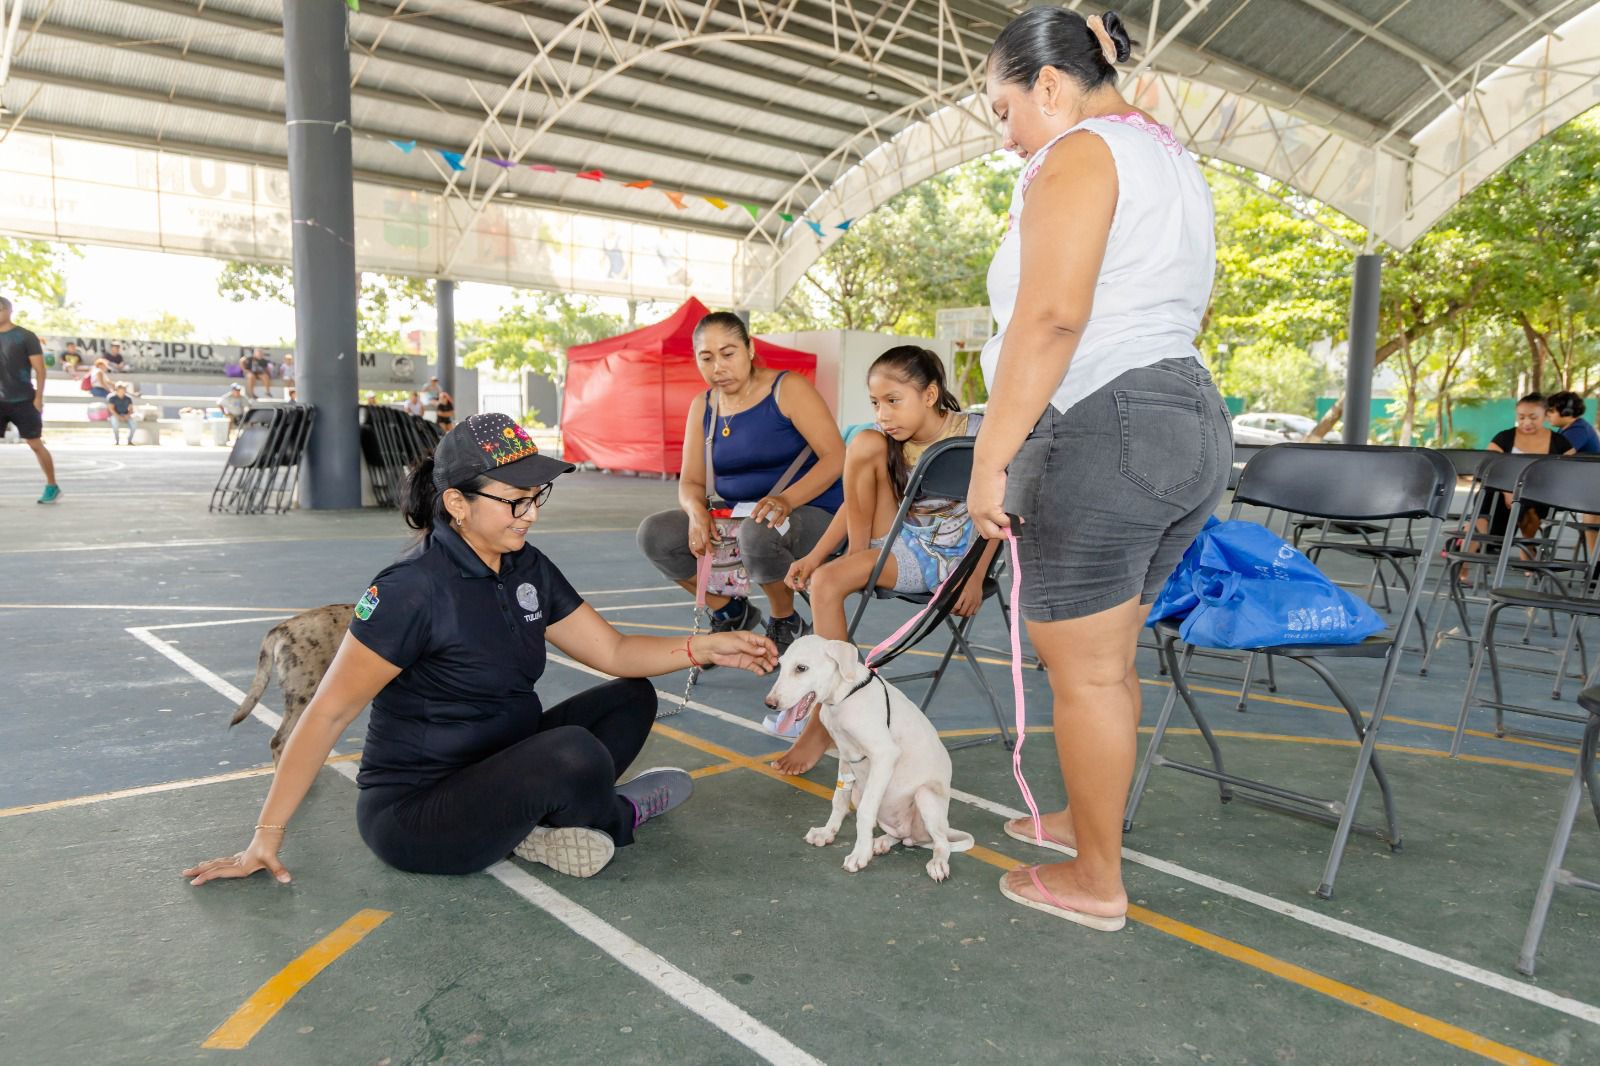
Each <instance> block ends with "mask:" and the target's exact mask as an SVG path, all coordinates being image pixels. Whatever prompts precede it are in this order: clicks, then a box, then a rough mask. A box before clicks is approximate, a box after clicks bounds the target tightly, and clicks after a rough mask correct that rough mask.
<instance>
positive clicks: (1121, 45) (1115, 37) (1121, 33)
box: [1100, 11, 1133, 63]
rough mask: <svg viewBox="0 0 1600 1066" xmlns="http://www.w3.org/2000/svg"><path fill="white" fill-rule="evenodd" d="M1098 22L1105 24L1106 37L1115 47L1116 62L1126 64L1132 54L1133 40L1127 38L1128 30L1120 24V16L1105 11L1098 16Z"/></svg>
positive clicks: (1113, 12)
mask: <svg viewBox="0 0 1600 1066" xmlns="http://www.w3.org/2000/svg"><path fill="white" fill-rule="evenodd" d="M1100 20H1101V22H1103V23H1105V27H1106V36H1108V37H1110V38H1111V43H1112V44H1114V45H1116V46H1117V62H1118V63H1126V62H1127V61H1128V57H1129V56H1131V55H1132V54H1133V40H1132V39H1131V38H1130V37H1129V36H1128V28H1127V27H1126V26H1124V25H1123V24H1122V16H1121V15H1119V14H1117V13H1116V12H1115V11H1107V12H1106V13H1105V14H1103V15H1101V16H1100Z"/></svg>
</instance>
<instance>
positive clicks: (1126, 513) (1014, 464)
mask: <svg viewBox="0 0 1600 1066" xmlns="http://www.w3.org/2000/svg"><path fill="white" fill-rule="evenodd" d="M1232 464H1233V432H1232V427H1231V423H1230V420H1229V418H1228V409H1227V406H1226V405H1225V404H1224V403H1223V401H1222V396H1221V394H1220V393H1218V392H1217V387H1216V386H1215V385H1214V384H1212V381H1211V375H1210V374H1209V373H1208V372H1207V371H1206V369H1205V367H1203V366H1201V365H1200V363H1199V361H1198V360H1195V359H1192V358H1188V359H1163V360H1162V361H1161V362H1159V363H1153V364H1151V365H1150V366H1147V367H1141V368H1139V369H1137V370H1130V371H1128V372H1126V373H1124V374H1122V375H1120V376H1119V377H1117V378H1115V379H1114V380H1112V381H1111V382H1110V383H1108V384H1107V385H1106V386H1105V387H1103V388H1101V389H1099V390H1098V391H1096V392H1094V393H1091V394H1090V395H1089V396H1088V397H1086V398H1085V399H1083V400H1081V401H1080V402H1078V403H1076V404H1074V405H1073V406H1072V408H1071V409H1069V410H1068V411H1067V412H1066V413H1065V414H1062V413H1061V412H1059V411H1057V410H1056V409H1055V407H1053V406H1048V407H1046V408H1045V410H1044V415H1043V416H1042V417H1041V418H1040V419H1039V422H1038V424H1037V425H1035V426H1034V427H1033V432H1032V433H1030V434H1029V435H1028V439H1027V440H1026V441H1024V442H1023V444H1022V447H1021V449H1019V450H1018V452H1017V455H1016V458H1014V459H1013V460H1012V461H1011V465H1010V466H1009V467H1007V468H1006V475H1007V477H1006V510H1007V511H1009V512H1011V513H1012V514H1014V515H1017V516H1018V517H1020V518H1021V519H1022V523H1023V524H1022V530H1021V532H1020V534H1019V535H1018V537H1017V556H1018V558H1019V559H1020V560H1021V563H1022V615H1023V617H1024V618H1027V619H1029V620H1030V621H1035V622H1062V621H1067V620H1069V619H1073V618H1084V617H1087V616H1089V615H1092V614H1098V613H1099V612H1101V611H1105V610H1108V609H1110V608H1112V607H1115V606H1116V605H1117V604H1119V603H1122V602H1124V601H1125V600H1128V599H1130V598H1132V597H1133V596H1138V597H1139V598H1140V602H1141V603H1150V602H1151V601H1153V600H1154V599H1155V597H1156V594H1157V593H1159V592H1160V591H1161V587H1162V586H1163V585H1164V584H1165V583H1166V580H1167V578H1168V577H1169V576H1170V575H1171V574H1172V571H1173V570H1174V569H1175V568H1176V567H1177V565H1178V560H1179V559H1181V558H1182V557H1183V553H1184V551H1185V550H1186V549H1187V548H1188V547H1189V544H1190V543H1191V542H1192V541H1193V540H1194V537H1195V534H1196V533H1198V532H1199V531H1200V527H1201V526H1203V525H1205V521H1206V518H1207V517H1209V516H1210V515H1211V513H1212V512H1213V511H1214V510H1216V507H1217V504H1218V502H1219V501H1220V500H1221V499H1222V494H1223V491H1224V490H1225V489H1226V488H1227V483H1228V471H1229V469H1230V468H1231V466H1232Z"/></svg>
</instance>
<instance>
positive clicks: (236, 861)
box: [183, 832, 290, 885]
mask: <svg viewBox="0 0 1600 1066" xmlns="http://www.w3.org/2000/svg"><path fill="white" fill-rule="evenodd" d="M258 870H266V871H268V872H269V873H271V874H272V876H273V878H274V879H275V880H277V881H278V882H280V883H282V884H285V885H286V884H288V883H289V881H290V877H289V871H288V870H286V869H284V868H283V863H281V862H279V861H278V848H277V845H276V843H272V844H269V843H267V842H266V841H265V840H263V839H262V834H261V833H259V832H258V833H256V835H255V836H254V837H253V838H252V839H251V841H250V845H249V846H248V847H246V848H245V849H244V850H243V851H241V852H238V853H236V854H234V855H228V856H225V857H223V858H220V859H207V860H206V861H205V862H202V863H196V864H195V865H194V866H191V867H189V868H188V869H187V870H185V871H183V876H184V877H187V878H190V881H189V883H190V884H191V885H203V884H205V883H206V882H207V881H215V880H218V879H219V878H238V877H249V876H250V875H251V874H253V873H255V872H257V871H258Z"/></svg>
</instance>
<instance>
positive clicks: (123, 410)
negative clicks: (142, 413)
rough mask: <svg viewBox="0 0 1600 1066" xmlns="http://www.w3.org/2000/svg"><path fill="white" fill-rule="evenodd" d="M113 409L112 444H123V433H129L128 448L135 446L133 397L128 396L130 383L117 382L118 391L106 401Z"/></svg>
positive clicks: (111, 420)
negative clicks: (125, 431)
mask: <svg viewBox="0 0 1600 1066" xmlns="http://www.w3.org/2000/svg"><path fill="white" fill-rule="evenodd" d="M106 406H107V407H109V408H110V409H111V418H110V422H111V443H112V444H113V445H117V444H121V443H122V431H123V430H124V429H126V430H127V431H128V446H129V447H130V448H131V447H132V446H133V397H132V396H129V395H128V383H127V382H126V381H119V382H117V391H116V392H114V393H112V394H111V396H110V398H109V399H107V400H106Z"/></svg>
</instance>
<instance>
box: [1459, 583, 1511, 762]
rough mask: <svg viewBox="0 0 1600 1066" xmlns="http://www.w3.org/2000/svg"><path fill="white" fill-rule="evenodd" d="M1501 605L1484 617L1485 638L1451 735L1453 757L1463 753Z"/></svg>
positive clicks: (1494, 607) (1492, 608)
mask: <svg viewBox="0 0 1600 1066" xmlns="http://www.w3.org/2000/svg"><path fill="white" fill-rule="evenodd" d="M1500 607H1501V605H1500V604H1498V603H1497V604H1494V605H1493V606H1491V607H1490V608H1489V615H1488V617H1487V618H1485V619H1484V623H1483V624H1484V640H1483V643H1482V644H1481V645H1479V647H1478V653H1477V654H1476V655H1474V656H1473V657H1472V670H1471V672H1469V673H1468V674H1467V691H1466V694H1465V695H1464V696H1462V697H1461V713H1460V714H1458V715H1457V716H1456V731H1455V733H1454V734H1452V735H1451V737H1450V757H1451V758H1452V759H1454V758H1455V757H1456V756H1457V755H1460V754H1461V740H1462V738H1463V737H1465V736H1466V733H1467V715H1468V714H1469V713H1470V712H1471V710H1472V702H1473V699H1474V697H1475V696H1476V695H1477V692H1478V676H1479V675H1480V674H1482V673H1483V659H1484V655H1485V654H1486V651H1485V649H1487V648H1491V647H1493V642H1494V626H1495V618H1496V616H1497V615H1498V614H1499V613H1500ZM1488 654H1492V653H1488ZM1497 699H1498V697H1497Z"/></svg>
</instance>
